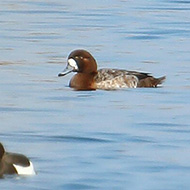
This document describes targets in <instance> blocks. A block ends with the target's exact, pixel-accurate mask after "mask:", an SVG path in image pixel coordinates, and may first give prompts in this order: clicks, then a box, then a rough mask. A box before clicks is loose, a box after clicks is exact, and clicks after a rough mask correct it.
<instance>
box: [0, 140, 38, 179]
mask: <svg viewBox="0 0 190 190" xmlns="http://www.w3.org/2000/svg"><path fill="white" fill-rule="evenodd" d="M5 174H18V175H34V174H35V171H34V167H33V164H32V162H31V161H30V160H29V159H28V158H27V157H26V156H24V155H22V154H17V153H10V152H5V149H4V147H3V145H2V143H0V177H2V176H3V175H5Z"/></svg>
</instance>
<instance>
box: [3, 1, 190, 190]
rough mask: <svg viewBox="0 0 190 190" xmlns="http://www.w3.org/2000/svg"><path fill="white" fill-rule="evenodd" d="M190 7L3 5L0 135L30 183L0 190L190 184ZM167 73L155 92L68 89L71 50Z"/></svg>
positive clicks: (9, 182)
mask: <svg viewBox="0 0 190 190" xmlns="http://www.w3.org/2000/svg"><path fill="white" fill-rule="evenodd" d="M189 11H190V1H188V0H185V1H177V0H168V1H167V0H165V1H164V0H163V1H162V0H152V1H140V0H139V1H130V0H129V1H125V0H120V1H119V0H111V1H99V0H98V1H88V2H84V1H77V2H76V1H73V0H71V1H60V0H54V1H51V0H49V1H40V0H35V1H31V0H28V1H24V0H23V1H18V0H7V1H1V2H0V44H1V45H0V97H1V98H0V112H1V114H0V121H1V125H0V130H1V133H0V139H1V142H2V143H3V144H4V145H5V147H6V149H7V150H8V151H11V152H19V153H23V154H25V155H27V156H28V157H30V158H31V160H32V161H33V163H34V166H35V168H36V170H37V173H38V174H37V175H36V176H33V177H27V178H23V177H15V176H14V177H13V176H8V177H5V179H2V180H0V187H1V189H10V190H11V189H14V190H20V189H22V188H23V187H24V188H25V189H27V190H33V189H42V190H47V189H57V190H59V189H68V190H76V189H114V190H115V189H118V190H121V189H146V190H152V189H154V190H161V189H163V190H171V189H172V190H174V189H176V190H178V189H189V187H190V181H189V178H190V163H189V159H190V146H189V142H190V135H189V134H190V117H189V108H190V99H189V94H190V77H189V74H190V64H189V62H190V58H189V53H190V47H189V43H190V14H189ZM77 48H84V49H87V50H88V51H90V52H91V53H92V54H93V55H94V56H95V58H96V59H97V62H98V64H99V67H100V68H103V67H110V68H126V69H129V70H141V71H148V72H152V73H153V74H154V75H155V76H162V75H166V76H167V80H166V82H165V83H164V85H163V87H162V88H156V89H126V90H118V91H101V90H97V91H92V92H80V91H73V90H72V89H70V88H69V87H68V82H69V79H70V78H71V77H72V74H71V75H68V76H65V77H63V78H58V77H57V74H58V73H59V72H60V71H61V70H63V68H64V67H65V65H66V58H67V56H68V54H69V53H70V52H71V51H72V50H73V49H77Z"/></svg>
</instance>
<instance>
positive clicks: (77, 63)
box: [58, 49, 166, 90]
mask: <svg viewBox="0 0 190 190" xmlns="http://www.w3.org/2000/svg"><path fill="white" fill-rule="evenodd" d="M71 72H74V73H76V74H75V75H74V76H73V77H72V78H71V80H70V82H69V87H71V88H73V89H75V90H96V89H101V90H116V89H122V88H142V87H144V88H151V87H152V88H155V87H157V86H158V85H160V84H162V83H163V82H164V80H165V79H166V77H165V76H162V77H159V78H155V77H153V76H152V75H150V73H145V72H138V71H128V70H124V69H110V68H103V69H99V70H97V63H96V60H95V58H94V57H93V56H92V55H91V53H90V52H88V51H86V50H84V49H77V50H74V51H72V52H71V53H70V54H69V56H68V59H67V66H66V68H65V69H64V70H63V71H62V72H60V73H59V74H58V76H59V77H61V76H65V75H67V74H69V73H71Z"/></svg>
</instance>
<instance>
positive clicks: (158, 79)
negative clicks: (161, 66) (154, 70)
mask: <svg viewBox="0 0 190 190" xmlns="http://www.w3.org/2000/svg"><path fill="white" fill-rule="evenodd" d="M165 80H166V76H163V77H160V78H157V79H156V86H157V85H158V84H162V83H163V82H164V81H165Z"/></svg>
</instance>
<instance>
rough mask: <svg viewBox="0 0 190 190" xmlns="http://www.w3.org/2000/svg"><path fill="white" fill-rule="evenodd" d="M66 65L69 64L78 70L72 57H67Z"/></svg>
mask: <svg viewBox="0 0 190 190" xmlns="http://www.w3.org/2000/svg"><path fill="white" fill-rule="evenodd" d="M68 65H70V66H71V67H72V68H74V69H75V70H78V65H77V62H76V61H75V60H74V59H72V58H70V59H68Z"/></svg>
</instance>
